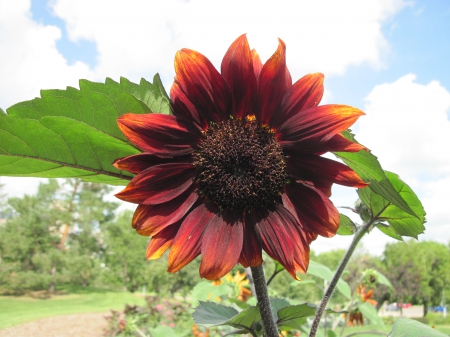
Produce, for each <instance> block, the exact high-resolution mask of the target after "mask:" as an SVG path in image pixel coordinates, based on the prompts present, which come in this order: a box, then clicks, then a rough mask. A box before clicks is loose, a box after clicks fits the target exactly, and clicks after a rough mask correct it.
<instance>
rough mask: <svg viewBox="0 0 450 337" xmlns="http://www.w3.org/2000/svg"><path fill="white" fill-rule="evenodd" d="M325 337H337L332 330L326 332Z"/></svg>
mask: <svg viewBox="0 0 450 337" xmlns="http://www.w3.org/2000/svg"><path fill="white" fill-rule="evenodd" d="M327 337H337V335H336V333H335V332H334V331H333V330H328V331H327Z"/></svg>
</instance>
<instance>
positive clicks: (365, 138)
mask: <svg viewBox="0 0 450 337" xmlns="http://www.w3.org/2000/svg"><path fill="white" fill-rule="evenodd" d="M243 33H247V36H248V39H249V42H250V46H251V47H252V48H256V50H257V51H258V52H259V54H260V55H261V58H262V60H263V61H265V60H266V59H267V58H268V57H269V56H270V55H271V54H272V53H273V52H274V51H275V49H276V47H277V38H281V39H282V40H283V41H284V42H285V43H286V45H287V65H288V67H289V69H290V71H291V74H292V78H293V80H294V81H295V80H297V79H299V78H301V77H302V76H304V75H305V74H306V73H309V72H322V73H324V74H325V83H324V85H325V95H324V99H323V100H322V104H329V103H337V104H348V105H352V106H355V107H357V108H359V109H361V110H363V111H364V112H365V113H366V115H365V116H363V117H361V118H360V120H359V121H358V122H357V123H356V124H355V125H354V126H353V130H354V131H355V134H356V139H357V140H358V141H359V142H360V143H362V144H364V145H365V146H366V147H368V148H370V149H371V150H372V152H373V153H374V154H375V155H376V156H377V157H378V158H379V160H380V162H381V164H382V166H383V168H384V169H386V170H389V171H393V172H395V173H397V174H399V175H400V177H401V178H402V179H403V180H404V181H405V182H406V183H407V184H408V185H409V186H411V188H412V189H413V190H414V191H415V192H416V193H417V195H418V196H419V198H420V199H421V201H422V203H423V205H424V208H425V211H426V212H427V224H426V231H425V234H423V235H420V236H419V240H421V241H422V240H435V241H439V242H442V243H445V244H448V243H449V241H450V207H449V201H450V197H449V195H448V192H447V191H449V190H450V155H449V150H448V149H449V148H450V66H449V60H450V3H449V2H448V1H447V0H440V1H439V0H433V1H430V0H417V1H404V0H364V1H361V0H348V1H336V0H328V1H326V0H314V1H313V0H310V1H305V0H297V1H294V0H289V1H287V0H278V1H274V0H270V1H268V0H257V1H249V0H217V1H209V0H188V1H185V0H153V1H150V0H114V1H110V0H77V1H73V0H72V1H71V0H48V1H47V0H14V1H13V0H0V47H1V51H0V108H1V109H2V110H4V111H6V109H7V108H8V107H9V106H11V105H13V104H15V103H17V102H20V101H25V100H30V99H33V98H34V97H38V96H39V91H40V90H41V89H64V88H65V87H66V86H73V87H78V80H79V79H89V80H92V81H99V82H103V81H104V80H105V78H106V77H111V78H113V79H114V80H116V81H118V80H119V78H120V76H123V77H126V78H128V79H129V80H131V81H134V82H138V81H139V80H140V78H141V77H144V78H146V79H148V80H151V79H152V78H153V75H154V74H155V73H159V74H160V75H161V78H162V80H163V83H164V85H165V87H166V90H167V91H169V89H170V86H171V84H172V81H173V77H174V75H175V73H174V68H173V60H174V56H175V53H176V51H177V50H179V49H181V48H190V49H194V50H197V51H199V52H201V53H202V54H204V55H206V56H207V57H208V58H209V59H210V60H211V62H212V63H213V64H214V65H215V66H216V67H217V68H219V67H220V63H221V60H222V57H223V55H224V54H225V52H226V50H227V49H228V47H229V45H230V44H231V43H232V42H233V41H234V40H235V39H236V38H237V37H238V36H240V35H241V34H243ZM331 157H332V156H331ZM40 181H42V180H39V179H35V178H10V177H1V178H0V183H2V184H4V185H5V186H4V189H3V192H4V193H7V195H8V196H22V195H23V194H24V193H25V194H33V193H35V191H36V187H37V185H38V183H39V182H40ZM110 198H114V197H113V196H111V197H110ZM356 198H357V195H356V191H355V190H354V189H351V188H347V187H345V188H344V187H339V186H337V187H334V188H333V196H332V201H333V202H334V204H335V205H336V206H353V204H354V202H355V200H356ZM123 207H134V206H133V205H124V206H123ZM341 211H342V213H345V214H348V215H350V216H352V217H353V219H355V221H360V220H358V218H357V217H354V215H352V214H351V213H349V212H348V211H346V210H343V209H341ZM350 241H351V237H339V236H336V237H334V238H332V239H324V238H320V239H318V240H317V241H315V242H314V243H313V244H312V249H313V250H315V251H316V252H323V251H329V250H332V249H338V248H344V249H345V248H347V247H348V245H349V244H350ZM393 241H394V240H393V239H389V238H387V237H386V236H384V235H383V234H381V233H380V232H379V231H378V230H377V229H375V230H374V231H372V232H371V233H370V234H369V235H366V236H365V237H364V238H363V240H362V244H361V245H360V248H359V249H360V250H361V251H364V252H368V253H370V254H373V255H380V254H382V252H383V250H384V247H385V244H386V243H387V242H393Z"/></svg>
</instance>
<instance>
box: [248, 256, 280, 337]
mask: <svg viewBox="0 0 450 337" xmlns="http://www.w3.org/2000/svg"><path fill="white" fill-rule="evenodd" d="M251 269H252V276H253V282H254V284H255V291H256V298H257V299H258V308H259V312H260V314H261V319H262V322H263V325H264V331H265V333H266V334H265V335H266V336H267V337H278V328H277V324H276V322H275V317H274V316H273V312H272V306H271V305H270V300H269V294H268V292H267V285H266V278H265V277H264V268H263V266H262V265H260V266H257V267H251Z"/></svg>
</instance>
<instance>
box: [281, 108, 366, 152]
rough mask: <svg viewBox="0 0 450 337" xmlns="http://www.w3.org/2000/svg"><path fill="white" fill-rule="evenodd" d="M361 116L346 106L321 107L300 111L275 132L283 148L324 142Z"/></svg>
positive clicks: (358, 111)
mask: <svg viewBox="0 0 450 337" xmlns="http://www.w3.org/2000/svg"><path fill="white" fill-rule="evenodd" d="M361 115H364V113H363V112H362V111H361V110H358V109H356V108H353V107H351V106H348V105H337V104H333V105H321V106H318V107H315V108H311V109H308V110H304V111H301V112H300V113H298V114H296V115H294V116H292V117H291V118H289V119H288V120H287V121H285V122H284V123H283V124H282V125H281V126H280V127H279V128H278V130H277V139H278V142H279V144H280V145H281V146H282V147H283V148H302V147H307V146H308V145H309V144H310V143H321V142H326V141H328V140H329V139H330V138H331V137H333V136H334V135H336V134H339V133H341V132H342V131H344V130H346V129H348V128H349V127H350V126H351V125H352V124H353V123H355V122H356V120H357V119H358V118H359V116H361ZM310 153H311V152H310ZM312 153H314V152H312Z"/></svg>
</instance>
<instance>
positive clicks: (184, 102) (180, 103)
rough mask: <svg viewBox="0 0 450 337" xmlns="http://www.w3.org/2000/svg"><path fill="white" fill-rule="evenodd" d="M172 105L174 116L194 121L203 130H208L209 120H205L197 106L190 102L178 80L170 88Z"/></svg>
mask: <svg viewBox="0 0 450 337" xmlns="http://www.w3.org/2000/svg"><path fill="white" fill-rule="evenodd" d="M170 104H171V108H172V111H173V114H174V115H175V116H176V117H178V118H181V119H184V120H187V121H193V122H194V123H195V124H196V125H198V126H199V128H200V129H202V130H204V129H206V127H207V126H208V121H209V119H205V118H204V117H203V116H202V115H201V114H200V113H199V112H198V110H197V108H196V107H195V105H194V104H193V103H192V102H191V101H190V100H189V98H188V97H187V96H186V94H185V93H184V91H183V90H182V89H181V87H180V84H179V83H178V82H177V81H176V80H175V81H174V82H173V84H172V87H171V88H170Z"/></svg>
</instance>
